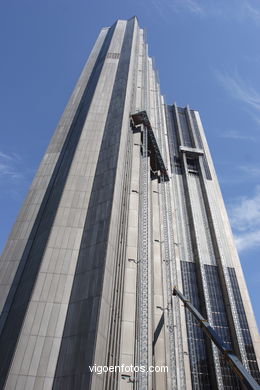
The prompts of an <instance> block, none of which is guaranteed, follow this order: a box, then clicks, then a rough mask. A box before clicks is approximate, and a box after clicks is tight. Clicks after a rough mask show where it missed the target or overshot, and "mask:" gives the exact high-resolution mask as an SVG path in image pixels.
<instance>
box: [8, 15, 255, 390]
mask: <svg viewBox="0 0 260 390" xmlns="http://www.w3.org/2000/svg"><path fill="white" fill-rule="evenodd" d="M144 111H145V112H146V114H145V115H147V116H145V117H144V116H142V118H147V121H148V122H149V123H148V122H147V121H146V122H144V119H142V120H140V118H141V116H140V115H139V117H138V116H136V117H134V114H136V113H138V112H144ZM138 121H139V122H138ZM174 285H176V286H178V288H179V289H180V290H181V291H182V292H183V293H184V295H186V296H187V297H188V298H189V299H190V300H191V301H192V302H193V304H194V305H195V306H196V307H197V308H198V310H199V311H200V312H201V313H202V314H203V315H204V316H205V317H206V318H208V320H209V321H210V323H211V324H212V325H213V326H214V327H215V329H216V330H217V332H218V333H219V335H220V337H222V339H223V341H225V342H226V344H227V345H229V346H230V349H233V350H234V351H235V352H236V354H237V355H238V357H239V358H240V359H241V361H242V362H243V364H244V366H245V367H246V368H247V369H248V371H250V372H251V374H252V375H253V376H254V377H255V378H256V379H257V380H259V379H260V377H259V370H258V364H259V358H260V355H259V335H258V331H257V326H256V323H255V319H254V314H253V311H252V307H251V304H250V299H249V295H248V292H247V289H246V284H245V281H244V277H243V273H242V269H241V265H240V262H239V259H238V255H237V251H236V248H235V245H234V241H233V237H232V233H231V229H230V225H229V221H228V217H227V213H226V209H225V205H224V202H223V199H222V195H221V192H220V188H219V185H218V180H217V176H216V173H215V170H214V165H213V162H212V159H211V155H210V151H209V148H208V145H207V141H206V138H205V133H204V130H203V127H202V124H201V120H200V117H199V113H198V112H197V111H194V110H191V109H189V107H186V108H184V109H183V108H180V107H177V106H175V105H174V106H168V105H166V103H165V102H164V99H163V97H162V96H161V93H160V86H159V82H158V79H157V74H156V70H155V67H154V64H153V61H152V59H151V58H150V57H149V56H148V48H147V43H146V39H145V33H144V30H143V29H141V28H140V27H139V25H138V22H137V19H136V18H132V19H130V20H128V21H124V20H118V21H117V22H116V23H115V24H114V25H113V26H112V27H110V28H104V29H102V30H101V32H100V35H99V37H98V39H97V42H96V44H95V46H94V48H93V50H92V52H91V54H90V57H89V59H88V61H87V64H86V66H85V68H84V69H83V72H82V75H81V76H80V79H79V81H78V83H77V85H76V87H75V90H74V92H73V94H72V96H71V99H70V101H69V103H68V105H67V107H66V109H65V112H64V114H63V116H62V118H61V120H60V123H59V125H58V127H57V129H56V132H55V134H54V136H53V138H52V140H51V142H50V145H49V147H48V149H47V151H46V153H45V155H44V157H43V160H42V163H41V165H40V167H39V170H38V172H37V174H36V177H35V179H34V181H33V183H32V186H31V188H30V191H29V194H28V196H27V198H26V200H25V203H24V206H23V208H22V209H21V212H20V214H19V216H18V218H17V221H16V223H15V225H14V228H13V231H12V232H11V235H10V237H9V240H8V242H7V245H6V248H5V250H4V252H3V255H2V257H1V261H0V310H1V317H0V389H5V390H22V389H23V390H33V389H34V390H48V389H53V390H64V389H67V390H72V389H73V390H78V389H79V390H81V389H82V390H83V389H84V390H87V389H89V390H90V389H91V390H102V389H104V390H115V389H118V390H128V389H131V388H132V389H136V390H137V389H138V390H152V389H156V390H159V389H165V390H173V389H180V390H185V389H187V390H191V389H203V390H204V389H240V385H239V382H238V380H237V379H236V378H235V377H234V375H233V374H232V373H231V370H230V369H229V368H228V367H227V366H226V363H225V362H224V361H223V359H222V358H221V357H220V356H219V353H218V351H217V350H216V348H215V347H214V346H213V345H212V344H211V343H210V342H208V341H207V340H206V339H205V337H204V335H203V334H202V331H201V330H200V328H199V327H198V324H196V322H195V320H194V319H193V318H192V317H191V315H190V314H189V313H186V312H185V309H184V307H183V306H182V305H181V304H180V302H179V300H178V298H177V297H173V296H172V287H173V286H174ZM123 364H124V365H126V366H127V365H131V364H132V365H135V366H138V365H144V366H146V367H148V366H167V367H168V373H166V372H157V373H149V374H146V373H145V374H141V373H140V374H130V378H129V376H126V377H124V376H122V375H129V373H128V372H127V371H126V370H125V371H124V370H123V371H121V372H120V373H118V372H110V373H107V374H102V375H100V374H98V373H97V372H93V373H91V370H90V369H89V366H94V365H96V366H99V365H101V366H117V365H123Z"/></svg>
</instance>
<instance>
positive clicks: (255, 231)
mask: <svg viewBox="0 0 260 390" xmlns="http://www.w3.org/2000/svg"><path fill="white" fill-rule="evenodd" d="M229 215H230V220H231V225H232V227H233V229H234V232H235V241H236V244H237V248H238V250H239V251H242V250H246V249H251V248H253V247H257V246H260V186H257V188H256V191H255V194H254V195H253V196H252V197H247V196H243V197H240V198H238V199H236V200H235V201H234V202H233V204H232V205H230V206H229Z"/></svg>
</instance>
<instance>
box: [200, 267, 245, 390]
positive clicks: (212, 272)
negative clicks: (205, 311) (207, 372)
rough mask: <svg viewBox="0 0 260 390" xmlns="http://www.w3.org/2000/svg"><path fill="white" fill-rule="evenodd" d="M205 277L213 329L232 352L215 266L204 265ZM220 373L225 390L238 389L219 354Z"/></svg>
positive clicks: (235, 380)
mask: <svg viewBox="0 0 260 390" xmlns="http://www.w3.org/2000/svg"><path fill="white" fill-rule="evenodd" d="M204 267H205V273H206V277H207V285H208V292H209V299H210V306H211V310H212V317H213V323H212V324H211V325H212V326H213V328H214V329H215V330H216V332H217V333H218V335H219V337H220V338H221V340H222V341H223V342H224V343H225V344H226V347H227V348H228V349H229V350H233V344H232V339H231V334H230V330H229V324H228V319H227V313H226V309H225V303H224V298H223V293H222V290H221V285H220V279H219V275H218V267H217V266H215V265H207V264H205V265H204ZM219 358H220V365H221V372H222V378H223V385H224V389H225V390H236V389H240V385H239V382H238V380H237V378H236V377H235V376H234V374H233V373H232V371H231V369H230V368H229V366H228V365H227V363H226V362H225V360H224V359H223V357H222V355H221V354H219Z"/></svg>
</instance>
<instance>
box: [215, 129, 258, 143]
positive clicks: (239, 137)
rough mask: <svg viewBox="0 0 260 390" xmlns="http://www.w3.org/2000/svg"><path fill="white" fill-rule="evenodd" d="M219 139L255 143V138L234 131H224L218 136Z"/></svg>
mask: <svg viewBox="0 0 260 390" xmlns="http://www.w3.org/2000/svg"><path fill="white" fill-rule="evenodd" d="M220 137H221V138H229V139H234V140H243V141H255V140H256V138H255V137H253V136H251V135H249V134H245V133H243V134H241V133H239V132H238V131H235V130H229V131H225V132H224V133H221V134H220Z"/></svg>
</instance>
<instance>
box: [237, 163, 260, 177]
mask: <svg viewBox="0 0 260 390" xmlns="http://www.w3.org/2000/svg"><path fill="white" fill-rule="evenodd" d="M239 169H240V170H241V171H242V172H244V173H245V174H246V175H247V176H248V175H249V176H251V177H259V176H260V167H257V166H252V165H241V166H240V167H239Z"/></svg>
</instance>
